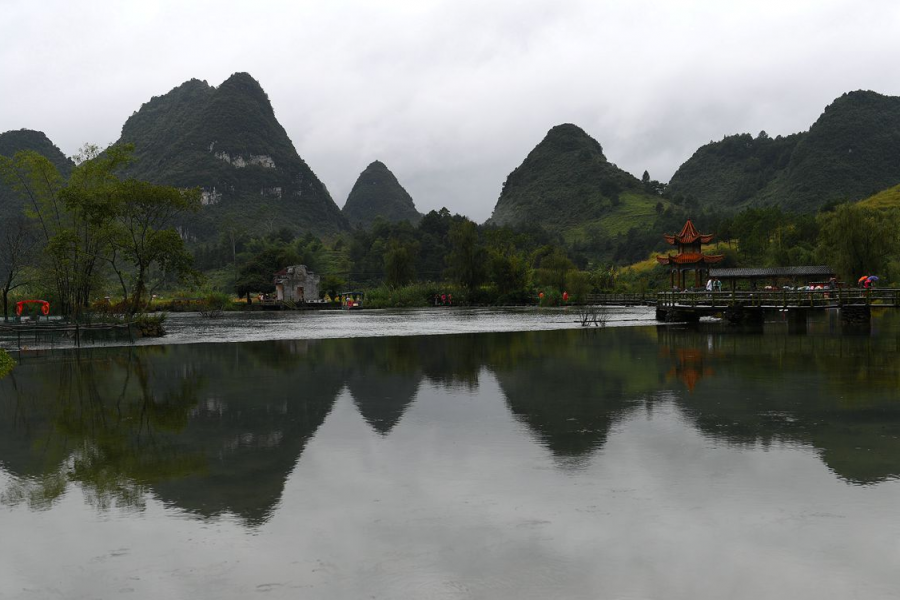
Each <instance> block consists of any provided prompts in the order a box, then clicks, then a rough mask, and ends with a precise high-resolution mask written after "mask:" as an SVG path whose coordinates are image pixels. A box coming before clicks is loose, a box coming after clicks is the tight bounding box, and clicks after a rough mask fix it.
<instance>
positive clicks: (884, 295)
mask: <svg viewBox="0 0 900 600" xmlns="http://www.w3.org/2000/svg"><path fill="white" fill-rule="evenodd" d="M587 303H588V304H596V305H601V306H655V307H656V318H657V320H659V321H669V322H673V321H696V320H698V319H699V318H700V317H704V316H713V315H722V316H724V317H725V318H726V320H728V321H729V322H732V323H736V324H740V323H754V322H762V320H763V318H764V315H765V313H766V312H767V311H782V312H789V313H793V314H794V315H798V316H801V315H802V316H805V315H806V313H807V312H808V311H810V310H813V311H816V310H826V309H840V310H841V319H842V320H844V321H845V322H848V323H867V322H868V321H869V314H870V309H871V308H872V307H877V308H900V289H888V288H872V289H868V290H862V289H856V288H844V289H841V288H836V289H820V290H752V291H729V292H706V291H701V292H657V293H654V294H595V295H593V296H588V298H587Z"/></svg>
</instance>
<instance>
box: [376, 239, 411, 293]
mask: <svg viewBox="0 0 900 600" xmlns="http://www.w3.org/2000/svg"><path fill="white" fill-rule="evenodd" d="M417 248H418V244H404V243H401V242H400V241H398V240H391V241H390V243H389V244H388V248H387V251H386V252H385V253H384V275H385V281H386V283H387V284H388V285H389V286H391V287H401V286H404V285H406V284H407V283H409V282H411V281H412V280H413V279H415V277H416V259H415V256H416V251H417Z"/></svg>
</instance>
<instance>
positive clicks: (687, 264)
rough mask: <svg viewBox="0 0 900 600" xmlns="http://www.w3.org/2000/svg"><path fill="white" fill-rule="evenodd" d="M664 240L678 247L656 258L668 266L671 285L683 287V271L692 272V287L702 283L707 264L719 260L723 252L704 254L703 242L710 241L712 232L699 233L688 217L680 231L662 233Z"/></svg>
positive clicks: (707, 268) (722, 256) (707, 272)
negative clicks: (672, 252) (673, 233)
mask: <svg viewBox="0 0 900 600" xmlns="http://www.w3.org/2000/svg"><path fill="white" fill-rule="evenodd" d="M663 237H664V238H665V240H666V241H667V242H668V243H669V244H671V245H673V246H677V247H678V254H668V255H666V256H657V257H656V260H657V262H659V264H661V265H666V266H668V267H669V276H670V279H671V284H672V287H673V288H674V287H675V286H678V288H679V289H682V290H683V289H685V273H687V272H688V271H693V272H694V287H698V288H699V287H700V286H701V285H703V279H704V278H705V277H704V275H706V276H708V275H709V265H711V264H715V263H718V262H721V261H722V259H723V258H725V255H724V254H704V253H703V244H708V243H710V242H711V241H712V239H713V237H714V234H712V233H700V232H698V231H697V228H696V227H694V224H693V223H691V220H690V219H688V220H687V222H686V223H685V224H684V227H682V228H681V232H680V233H676V234H675V235H668V234H666V235H664V236H663Z"/></svg>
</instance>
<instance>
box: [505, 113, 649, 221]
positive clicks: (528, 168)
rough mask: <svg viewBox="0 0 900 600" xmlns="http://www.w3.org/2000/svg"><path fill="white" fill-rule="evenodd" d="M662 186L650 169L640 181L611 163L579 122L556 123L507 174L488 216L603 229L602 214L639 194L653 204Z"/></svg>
mask: <svg viewBox="0 0 900 600" xmlns="http://www.w3.org/2000/svg"><path fill="white" fill-rule="evenodd" d="M661 189H662V188H661V186H660V185H659V183H658V182H655V181H654V182H651V181H650V179H649V175H648V176H647V179H646V181H645V182H642V181H641V180H638V179H637V178H636V177H634V176H633V175H631V174H629V173H626V172H625V171H623V170H621V169H619V168H618V167H616V166H615V165H614V164H612V163H610V162H609V161H608V160H607V159H606V157H605V156H604V155H603V149H602V147H601V146H600V144H599V143H598V142H597V141H596V140H595V139H593V138H592V137H590V136H589V135H588V134H587V133H585V132H584V131H583V130H582V129H580V128H579V127H577V126H575V125H572V124H564V125H557V126H556V127H553V128H552V129H551V130H550V131H549V132H548V133H547V135H546V137H545V138H544V139H543V140H542V141H541V142H540V143H539V144H538V145H537V146H536V147H535V148H534V149H533V150H532V151H531V152H530V153H529V154H528V156H527V157H526V158H525V160H524V162H523V163H522V164H521V165H520V166H518V167H517V168H516V169H515V170H514V171H513V172H512V173H510V174H509V176H508V177H507V179H506V182H505V183H504V184H503V190H502V191H501V193H500V198H499V199H498V200H497V205H496V207H495V208H494V213H493V215H492V216H491V218H490V220H489V222H490V223H492V224H494V225H510V226H522V225H524V224H526V223H538V224H540V226H541V227H544V228H545V229H547V230H550V231H557V232H564V231H566V230H568V229H571V228H573V227H584V226H585V225H586V224H587V223H598V224H599V226H600V228H601V229H602V230H603V231H606V227H605V225H606V224H608V223H604V222H602V221H601V219H603V218H604V217H609V216H611V215H614V214H616V213H617V212H622V210H623V207H624V208H625V209H627V207H629V206H630V205H632V204H633V203H635V202H640V201H641V200H645V204H649V205H650V206H655V205H656V203H657V202H660V201H661V199H660V197H659V192H660V191H661ZM662 202H663V204H667V203H666V202H665V201H664V200H662Z"/></svg>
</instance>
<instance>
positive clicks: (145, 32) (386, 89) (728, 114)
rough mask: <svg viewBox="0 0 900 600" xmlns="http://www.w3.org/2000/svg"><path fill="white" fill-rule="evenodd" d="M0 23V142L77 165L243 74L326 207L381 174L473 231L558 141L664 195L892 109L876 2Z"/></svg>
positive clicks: (141, 14) (369, 10)
mask: <svg viewBox="0 0 900 600" xmlns="http://www.w3.org/2000/svg"><path fill="white" fill-rule="evenodd" d="M0 5H2V13H3V17H2V20H0V82H2V83H3V85H2V90H3V101H2V102H0V130H7V129H18V128H22V127H27V128H33V129H39V130H42V131H44V132H46V133H47V135H48V136H49V137H50V138H51V139H52V140H53V141H54V142H56V143H57V145H59V146H60V147H61V148H62V150H63V151H64V152H65V153H67V154H72V153H74V152H75V151H76V150H77V148H78V147H79V146H80V145H81V144H82V143H84V142H96V143H107V142H111V141H114V140H115V139H116V138H117V137H118V135H119V131H120V128H121V126H122V124H123V123H124V121H125V119H127V118H128V116H129V115H130V114H131V113H132V112H134V111H136V110H137V109H138V108H139V107H140V105H141V103H143V102H146V101H147V100H149V99H150V97H151V96H154V95H160V94H163V93H166V92H167V91H168V90H170V89H171V88H173V87H174V86H176V85H178V84H180V83H181V82H183V81H185V80H187V79H190V78H192V77H196V78H198V79H205V80H207V81H209V82H210V83H211V84H213V85H218V84H219V83H221V82H222V81H223V80H224V79H225V78H227V77H228V76H229V75H230V74H231V73H233V72H236V71H247V72H249V73H251V74H252V75H253V76H254V77H255V78H256V79H258V80H259V81H260V83H261V84H262V86H263V88H264V89H265V90H266V91H267V92H268V94H269V97H270V99H271V100H272V104H273V106H274V108H275V113H276V115H277V116H278V118H279V120H280V121H281V123H282V124H283V125H284V127H285V129H286V130H287V132H288V135H290V137H291V139H292V140H293V141H294V145H295V146H296V147H297V150H298V152H299V153H300V155H301V156H302V157H303V158H304V159H305V160H306V161H307V162H308V163H309V165H310V166H311V167H312V168H313V170H314V171H315V172H316V173H317V174H318V175H319V176H320V177H321V178H322V180H323V181H324V182H325V184H326V185H327V186H328V188H329V190H330V191H331V193H332V195H333V197H334V199H335V201H336V202H337V203H338V204H339V205H342V204H343V202H344V200H345V199H346V196H347V194H348V193H349V191H350V188H351V187H352V185H353V182H354V181H355V179H356V177H357V175H358V174H359V172H360V171H362V169H363V168H365V166H366V165H367V164H368V163H370V162H371V161H372V160H375V159H380V160H382V161H384V162H385V163H386V164H387V165H388V167H389V168H391V169H392V170H393V171H394V172H395V174H396V175H397V176H398V178H399V179H400V181H401V183H403V184H404V186H405V187H407V189H408V190H409V192H410V193H411V194H412V196H413V198H414V199H415V201H416V204H417V206H418V207H419V209H420V210H424V211H427V210H430V209H433V208H440V207H441V206H446V207H448V208H449V209H451V210H452V211H454V212H461V213H464V214H467V215H469V216H471V217H472V218H474V219H476V220H479V221H481V220H484V219H486V218H487V217H488V216H490V212H491V210H492V209H493V206H494V203H495V202H496V199H497V196H498V195H499V193H500V187H501V185H502V183H503V181H504V179H505V178H506V175H507V174H508V173H509V172H510V171H511V170H512V169H513V168H515V167H516V166H517V165H518V164H519V163H521V161H522V160H523V158H524V157H525V155H526V154H527V153H528V151H530V150H531V148H532V147H533V146H534V145H535V144H536V143H537V142H538V141H540V139H541V138H542V137H543V135H544V134H545V133H546V131H547V130H548V129H549V128H550V127H552V126H553V125H556V124H558V123H563V122H572V123H576V124H578V125H580V126H581V127H582V128H584V129H585V130H586V131H587V132H588V133H589V134H591V135H592V136H594V137H595V138H596V139H597V140H598V141H600V143H601V144H602V145H603V148H604V151H605V153H606V155H607V157H608V158H609V159H610V160H611V161H612V162H615V163H617V164H618V165H619V166H620V167H622V168H624V169H626V170H628V171H630V172H632V173H634V174H636V175H638V176H639V175H640V173H641V172H642V171H643V170H644V169H648V170H649V171H650V174H651V175H652V176H653V177H654V178H657V179H660V180H663V181H665V180H668V178H669V177H670V176H671V175H672V173H673V172H674V171H675V169H676V168H677V167H678V165H679V164H681V163H682V162H683V161H684V160H686V159H687V158H688V157H689V156H690V154H691V153H692V152H693V151H694V150H696V148H697V147H699V146H700V145H702V144H704V143H706V142H708V141H710V140H716V139H721V137H722V136H723V135H726V134H732V133H739V132H750V133H754V134H755V133H757V132H758V131H760V130H762V129H765V130H766V131H767V132H768V133H769V134H770V135H777V134H788V133H793V132H796V131H801V130H804V129H806V128H808V127H809V125H810V124H812V122H813V121H814V120H815V119H816V118H817V117H818V115H819V114H820V113H821V111H822V109H823V108H824V107H825V106H826V105H827V104H828V103H829V102H831V100H833V99H834V98H835V97H837V96H839V95H840V94H842V93H844V92H846V91H850V90H853V89H872V90H875V91H878V92H881V93H884V94H891V95H896V94H898V93H900V81H898V80H897V79H896V78H895V77H893V76H892V75H893V72H894V65H893V62H894V60H895V58H896V57H897V56H898V55H900V53H898V50H900V39H898V38H897V36H896V34H895V32H896V31H897V29H898V26H900V5H898V4H896V3H894V2H891V1H889V0H873V1H870V2H866V3H853V2H850V1H847V0H817V1H795V2H790V3H786V2H774V1H765V0H757V1H754V2H745V1H736V2H727V3H726V2H662V1H657V2H650V1H643V2H641V1H630V2H625V1H622V2H595V1H591V0H571V1H568V2H565V3H556V2H550V1H543V0H541V1H537V0H518V1H511V0H501V1H493V2H489V3H486V2H475V1H469V0H439V1H434V2H416V3H412V2H399V1H398V2H377V3H375V2H362V1H354V2H340V1H337V2H328V3H319V2H292V1H284V2H266V3H258V4H251V3H238V2H222V1H218V2H216V1H202V2H191V3H185V2H172V1H162V2H153V3H119V2H113V1H103V2H100V1H92V2H89V3H70V2H65V1H63V0H56V1H47V2H42V3H33V2H27V1H25V0H0Z"/></svg>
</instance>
